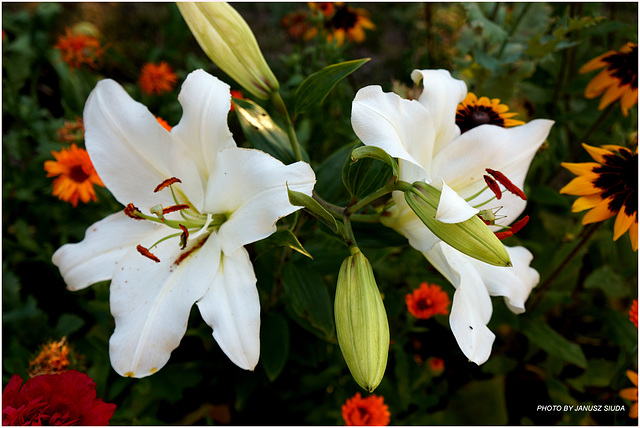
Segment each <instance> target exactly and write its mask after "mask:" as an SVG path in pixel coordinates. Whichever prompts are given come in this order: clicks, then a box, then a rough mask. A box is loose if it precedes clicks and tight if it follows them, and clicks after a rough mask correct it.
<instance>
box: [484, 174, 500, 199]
mask: <svg viewBox="0 0 640 428" xmlns="http://www.w3.org/2000/svg"><path fill="white" fill-rule="evenodd" d="M482 177H483V178H484V182H485V183H487V186H489V189H491V191H492V192H493V193H494V194H495V195H496V198H498V199H500V198H502V190H500V186H498V183H497V182H496V180H494V179H493V178H491V177H489V176H488V175H483V176H482Z"/></svg>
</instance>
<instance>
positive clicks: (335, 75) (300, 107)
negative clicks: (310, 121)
mask: <svg viewBox="0 0 640 428" xmlns="http://www.w3.org/2000/svg"><path fill="white" fill-rule="evenodd" d="M370 59H371V58H363V59H356V60H353V61H345V62H341V63H338V64H332V65H329V66H327V67H325V68H323V69H322V70H320V71H317V72H315V73H313V74H312V75H311V76H309V77H307V78H306V79H305V80H304V81H303V82H302V83H301V84H300V86H299V87H298V90H297V91H296V108H295V113H296V114H299V113H302V112H304V111H307V110H308V109H309V108H311V107H314V106H316V105H320V104H322V102H323V101H324V99H325V98H326V97H327V95H329V92H331V90H332V89H333V88H334V87H335V86H336V84H337V83H338V82H339V81H341V80H342V79H344V78H345V77H347V76H348V75H350V74H351V73H353V72H354V71H356V70H357V69H358V68H360V67H361V66H362V65H363V64H364V63H366V62H367V61H369V60H370Z"/></svg>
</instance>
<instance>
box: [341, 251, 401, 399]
mask: <svg viewBox="0 0 640 428" xmlns="http://www.w3.org/2000/svg"><path fill="white" fill-rule="evenodd" d="M351 253H352V255H351V256H349V257H347V258H346V259H345V260H344V262H342V266H341V267H340V273H339V274H338V284H337V287H336V297H335V307H334V312H335V319H336V331H337V334H338V343H339V344H340V349H341V350H342V355H343V356H344V359H345V362H346V363H347V366H348V367H349V370H350V371H351V375H352V376H353V378H354V379H355V381H356V382H357V383H358V385H360V386H361V387H362V388H364V389H365V390H367V391H368V392H372V391H373V390H374V389H376V387H377V386H378V385H379V384H380V382H381V381H382V377H383V376H384V372H385V369H386V367H387V357H388V355H389V322H388V320H387V313H386V311H385V309H384V304H383V303H382V297H381V296H380V291H379V290H378V286H377V285H376V280H375V278H374V276H373V270H372V268H371V264H370V263H369V260H367V258H366V257H365V256H364V254H362V252H361V251H360V249H358V248H357V247H353V248H352V249H351Z"/></svg>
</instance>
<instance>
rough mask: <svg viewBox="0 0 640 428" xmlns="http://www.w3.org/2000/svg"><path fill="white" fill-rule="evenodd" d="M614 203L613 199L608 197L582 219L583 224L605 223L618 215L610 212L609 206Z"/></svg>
mask: <svg viewBox="0 0 640 428" xmlns="http://www.w3.org/2000/svg"><path fill="white" fill-rule="evenodd" d="M611 201H613V197H608V198H607V199H604V200H603V201H602V202H600V203H599V204H598V205H596V206H595V208H593V209H592V210H591V211H589V212H588V213H586V214H585V215H584V217H582V224H583V225H585V224H589V223H596V222H598V221H604V220H606V219H608V218H611V217H613V216H614V215H616V213H615V212H612V211H611V210H609V204H610V203H611Z"/></svg>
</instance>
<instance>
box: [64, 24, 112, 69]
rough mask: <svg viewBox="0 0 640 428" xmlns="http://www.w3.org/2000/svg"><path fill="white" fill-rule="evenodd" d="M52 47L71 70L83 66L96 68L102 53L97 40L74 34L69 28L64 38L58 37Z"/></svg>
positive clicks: (85, 35) (102, 50)
mask: <svg viewBox="0 0 640 428" xmlns="http://www.w3.org/2000/svg"><path fill="white" fill-rule="evenodd" d="M54 47H55V48H56V49H58V50H59V51H60V55H61V56H62V60H63V61H64V62H66V63H67V64H68V65H69V68H70V69H72V70H73V69H76V68H80V67H82V65H83V64H86V65H88V66H89V67H92V68H96V67H97V64H96V61H98V59H100V57H101V56H102V54H103V53H104V49H103V48H101V47H100V42H99V41H98V39H96V38H95V37H93V36H89V35H87V34H74V33H73V32H72V31H71V29H69V28H67V29H66V30H65V35H64V36H60V37H58V43H56V45H55V46H54Z"/></svg>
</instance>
